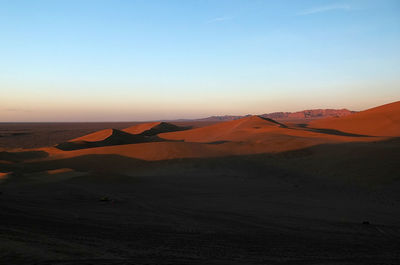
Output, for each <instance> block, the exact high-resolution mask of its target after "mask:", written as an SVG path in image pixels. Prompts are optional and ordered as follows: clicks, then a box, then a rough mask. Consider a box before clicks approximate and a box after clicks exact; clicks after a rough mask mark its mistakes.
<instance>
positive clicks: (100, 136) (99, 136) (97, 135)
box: [69, 129, 117, 142]
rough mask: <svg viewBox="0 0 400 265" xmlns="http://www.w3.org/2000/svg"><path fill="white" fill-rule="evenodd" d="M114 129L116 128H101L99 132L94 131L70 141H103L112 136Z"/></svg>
mask: <svg viewBox="0 0 400 265" xmlns="http://www.w3.org/2000/svg"><path fill="white" fill-rule="evenodd" d="M114 131H117V130H114V129H105V130H101V131H98V132H94V133H91V134H88V135H84V136H81V137H78V138H75V139H72V140H70V141H69V142H80V141H86V142H98V141H103V140H105V139H107V138H108V137H110V136H111V135H112V134H113V132H114Z"/></svg>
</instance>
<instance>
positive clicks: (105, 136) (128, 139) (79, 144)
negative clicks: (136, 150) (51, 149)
mask: <svg viewBox="0 0 400 265" xmlns="http://www.w3.org/2000/svg"><path fill="white" fill-rule="evenodd" d="M156 141H162V139H159V138H158V137H156V136H147V135H142V134H138V135H136V134H130V133H127V132H124V131H121V130H116V129H106V130H101V131H99V132H95V133H91V134H88V135H85V136H82V137H79V138H76V139H73V140H70V141H68V142H65V143H61V144H59V145H57V146H56V147H57V148H58V149H61V150H64V151H70V150H77V149H86V148H95V147H103V146H112V145H124V144H137V143H146V142H156Z"/></svg>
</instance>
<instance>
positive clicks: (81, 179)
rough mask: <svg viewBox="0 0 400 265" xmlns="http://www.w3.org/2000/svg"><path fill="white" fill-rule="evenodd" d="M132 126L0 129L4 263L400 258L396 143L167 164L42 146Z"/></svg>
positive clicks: (217, 147) (399, 146)
mask: <svg viewBox="0 0 400 265" xmlns="http://www.w3.org/2000/svg"><path fill="white" fill-rule="evenodd" d="M131 125H135V123H118V124H106V123H81V124H80V123H76V124H62V123H60V124H57V123H54V124H1V125H0V130H1V131H0V132H1V135H2V137H0V147H1V148H2V152H0V172H3V173H0V174H1V175H0V263H1V264H49V265H50V264H82V265H83V264H85V265H87V264H400V251H399V250H400V195H399V194H400V181H399V180H400V163H399V161H400V160H399V158H400V139H399V138H398V137H397V138H396V137H392V138H384V139H383V138H376V139H375V138H374V139H371V138H369V139H368V140H365V141H364V140H354V141H353V140H343V141H338V140H336V139H339V138H340V137H350V136H345V135H344V136H342V135H337V134H336V133H335V134H334V135H330V132H329V131H328V132H324V135H322V133H321V135H322V136H321V137H322V138H318V139H325V138H324V137H334V138H332V139H333V140H332V139H331V138H329V141H326V142H318V141H320V140H318V141H317V140H314V138H313V141H314V142H312V143H313V144H310V145H308V144H307V145H304V147H303V145H300V146H301V148H295V149H293V150H286V149H285V150H282V151H279V152H272V151H271V152H256V153H249V152H248V149H243V148H242V145H243V142H242V140H240V141H239V140H238V141H237V142H235V146H233V143H224V142H212V143H211V142H210V143H207V144H204V143H199V145H201V146H203V145H204V146H205V145H207V152H210V153H211V154H213V155H212V156H210V157H208V156H207V157H204V156H203V157H185V156H182V157H178V158H174V156H173V155H172V156H171V158H170V159H155V158H154V157H157V156H154V154H152V155H151V156H150V155H149V157H150V158H151V159H139V158H136V157H135V156H134V155H132V156H126V155H119V154H118V153H115V152H114V151H112V150H117V149H112V150H111V149H110V148H114V147H100V148H92V149H90V148H89V149H84V150H89V151H90V150H97V151H96V152H92V153H91V152H89V153H87V152H86V151H85V152H86V153H85V152H84V153H82V151H80V150H78V151H79V152H80V153H78V152H77V151H70V152H68V151H66V152H63V153H67V154H74V155H65V156H61V157H58V156H59V154H58V153H55V154H54V157H57V159H49V158H48V157H47V156H49V154H47V153H46V152H50V151H47V150H52V149H40V148H39V147H44V146H51V145H55V144H57V143H60V142H63V141H67V140H69V139H73V138H76V137H79V136H82V135H85V134H88V133H91V132H95V131H98V130H101V129H105V128H111V127H112V128H116V129H122V128H126V127H129V126H131ZM178 125H180V126H195V127H203V128H204V127H205V126H206V125H210V124H193V123H190V124H189V123H184V122H181V123H179V124H178ZM293 126H294V125H293ZM302 126H303V125H302ZM300 129H301V126H300V125H299V127H298V128H297V129H293V130H294V133H297V132H298V130H300ZM274 130H275V129H274ZM276 130H278V129H276ZM279 130H280V128H279ZM179 133H180V134H176V135H175V136H174V135H172V136H171V135H169V134H168V137H178V136H180V135H181V134H182V133H184V132H179ZM290 133H291V134H292V131H290ZM307 133H309V132H307ZM238 135H239V136H240V137H243V135H242V134H234V135H233V136H230V137H232V139H236V138H235V137H239V136H238ZM271 135H272V134H271ZM274 135H275V134H274ZM307 135H308V134H307ZM310 135H311V132H310ZM166 137H167V136H166ZM185 137H193V136H191V135H189V136H186V135H185ZM285 137H297V138H296V139H301V140H302V141H303V136H301V137H300V136H292V135H289V136H285ZM304 137H305V136H304ZM310 137H311V136H310ZM313 137H314V136H313ZM178 138H179V137H178ZM241 139H242V138H241ZM274 139H275V138H274ZM277 139H278V138H277ZM285 139H286V138H285ZM304 139H306V138H304ZM307 139H308V138H307ZM310 139H311V138H310ZM340 139H341V138H340ZM346 139H350V138H346ZM351 139H353V138H351ZM232 141H233V140H232ZM304 141H306V140H304ZM321 141H322V140H321ZM167 143H168V144H169V143H170V142H167ZM171 144H175V142H171ZM179 144H181V143H180V142H177V143H176V146H178V145H179ZM253 144H256V143H255V142H254V143H251V145H253ZM257 144H258V142H257ZM262 144H264V143H262ZM150 145H151V148H153V147H154V146H155V145H157V146H166V144H165V142H162V143H147V144H141V145H140V146H143V148H144V149H143V150H145V148H150ZM249 145H250V144H249ZM129 146H131V145H120V146H119V148H128V147H129ZM132 146H133V145H132ZM176 146H174V148H177V147H176ZM224 146H226V147H224ZM231 146H233V147H232V148H236V149H235V150H238V151H237V152H236V153H234V154H232V155H229V154H225V153H224V152H225V151H224V150H227V149H226V148H230V147H231ZM246 146H247V145H246ZM22 148H36V149H27V150H24V149H22ZM129 148H130V147H129ZM132 148H133V147H132ZM169 148H170V147H169ZM196 148H197V147H196ZM224 148H225V149H224ZM110 150H111V151H112V152H111V151H110ZM118 150H122V149H118ZM129 150H133V149H129ZM135 150H136V149H135ZM146 150H147V149H146ZM171 150H172V151H171ZM176 150H177V151H176ZM180 150H181V149H173V148H172V149H168V150H167V151H168V152H167V151H166V152H167V153H168V155H171V152H173V151H176V152H180ZM201 150H203V149H201ZM221 150H222V151H221ZM156 151H157V150H156ZM60 152H61V151H60ZM126 152H127V151H126ZM132 152H133V151H132ZM135 152H136V151H135ZM148 152H150V151H148ZM152 152H153V151H152ZM215 152H218V153H215ZM135 154H136V153H135ZM185 154H186V153H185ZM214 154H217V155H214ZM52 155H53V154H52V153H51V152H50V157H51V156H52ZM153 158H154V159H153Z"/></svg>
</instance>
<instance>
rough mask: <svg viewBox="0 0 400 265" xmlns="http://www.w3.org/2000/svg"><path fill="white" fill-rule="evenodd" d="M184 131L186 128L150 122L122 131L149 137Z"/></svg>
mask: <svg viewBox="0 0 400 265" xmlns="http://www.w3.org/2000/svg"><path fill="white" fill-rule="evenodd" d="M186 129H187V128H185V127H181V126H177V125H174V124H171V123H167V122H150V123H142V124H138V125H134V126H131V127H129V128H126V129H124V130H123V131H124V132H127V133H131V134H142V135H147V136H151V135H157V134H159V133H166V132H175V131H182V130H186Z"/></svg>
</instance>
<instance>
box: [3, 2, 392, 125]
mask: <svg viewBox="0 0 400 265" xmlns="http://www.w3.org/2000/svg"><path fill="white" fill-rule="evenodd" d="M398 100H400V1H397V0H393V1H389V0H377V1H369V0H359V1H357V0H345V1H334V0H333V1H330V0H325V1H314V0H313V1H311V0H304V1H295V0H279V1H278V0H276V1H272V0H271V1H267V0H265V1H260V0H240V1H238V0H226V1H223V0H210V1H205V0H192V1H190V0H187V1H184V0H181V1H172V0H171V1H168V0H159V1H152V0H137V1H135V0H130V1H128V0H108V1H102V0H93V1H90V0H79V1H74V0H65V1H62V0H60V1H52V0H49V1H41V0H35V1H32V0H29V1H19V0H8V1H6V0H0V122H24V121H28V122H36V121H58V122H61V121H142V120H161V119H177V118H199V117H205V116H210V115H228V114H231V115H242V114H262V113H269V112H276V111H299V110H303V109H312V108H348V109H351V110H363V109H367V108H371V107H374V106H378V105H382V104H385V103H389V102H393V101H398Z"/></svg>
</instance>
